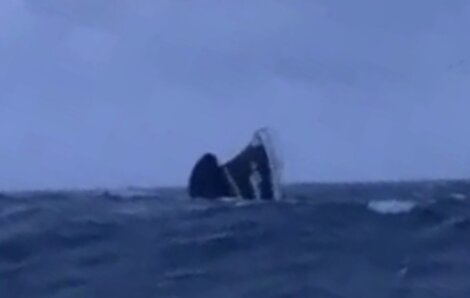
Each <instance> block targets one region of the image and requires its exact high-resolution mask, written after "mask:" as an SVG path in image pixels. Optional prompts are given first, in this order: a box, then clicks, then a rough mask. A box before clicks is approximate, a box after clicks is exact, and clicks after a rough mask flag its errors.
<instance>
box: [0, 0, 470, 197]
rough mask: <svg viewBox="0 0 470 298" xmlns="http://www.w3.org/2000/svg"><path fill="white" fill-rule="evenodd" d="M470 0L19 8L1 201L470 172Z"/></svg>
mask: <svg viewBox="0 0 470 298" xmlns="http://www.w3.org/2000/svg"><path fill="white" fill-rule="evenodd" d="M469 28H470V2H469V1H468V0H453V1H443V0H427V1H424V0H422V1H409V0H394V1H390V0H355V1H351V0H299V1H296V0H292V1H275V0H270V1H268V0H265V1H263V0H259V1H253V0H246V1H243V0H237V1H234V0H230V1H229V0H227V1H221V0H213V1H208V0H186V1H183V0H167V1H163V0H160V1H158V0H80V1H78V0H42V1H37V0H1V1H0V189H31V188H69V187H87V188H88V187H124V186H128V185H136V186H165V185H185V184H186V181H187V179H188V175H189V171H190V170H191V167H192V166H193V164H194V162H195V161H196V159H197V158H198V157H199V156H200V155H201V154H202V153H203V152H205V151H212V152H214V153H216V154H218V155H219V156H220V159H222V160H225V159H227V158H230V157H231V156H233V154H235V153H236V152H237V151H238V150H239V149H241V148H242V147H243V146H245V144H246V143H247V142H248V141H249V139H250V137H251V134H252V132H253V130H255V129H256V128H257V127H260V126H270V127H272V128H273V129H274V130H276V131H277V133H278V137H279V141H280V147H281V151H282V153H283V158H284V162H285V173H284V179H285V181H286V182H292V181H346V180H347V181H350V180H376V179H421V178H446V177H452V178H459V177H470V133H469V132H470V116H469V113H470V34H469Z"/></svg>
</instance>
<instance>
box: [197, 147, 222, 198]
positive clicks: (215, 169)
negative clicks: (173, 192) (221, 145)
mask: <svg viewBox="0 0 470 298" xmlns="http://www.w3.org/2000/svg"><path fill="white" fill-rule="evenodd" d="M189 195H190V196H191V197H192V198H196V197H198V198H208V199H216V198H220V197H224V196H229V195H230V189H229V185H228V182H227V181H226V176H225V175H224V173H223V172H222V168H221V167H219V164H218V161H217V158H216V157H215V156H214V155H213V154H210V153H207V154H205V155H203V156H202V157H201V158H200V159H199V160H198V161H197V163H196V165H195V166H194V168H193V170H192V172H191V177H190V180H189Z"/></svg>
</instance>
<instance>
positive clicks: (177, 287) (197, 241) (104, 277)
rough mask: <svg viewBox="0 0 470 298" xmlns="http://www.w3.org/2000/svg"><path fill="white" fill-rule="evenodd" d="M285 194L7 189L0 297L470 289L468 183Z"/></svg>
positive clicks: (403, 293) (427, 297) (450, 293)
mask: <svg viewBox="0 0 470 298" xmlns="http://www.w3.org/2000/svg"><path fill="white" fill-rule="evenodd" d="M287 192H288V193H289V199H288V200H287V201H284V202H265V203H263V202H261V203H259V202H258V203H257V202H254V203H250V202H248V203H246V202H236V201H223V202H208V201H203V200H196V201H194V200H190V199H188V198H187V197H186V196H185V195H184V192H182V191H181V190H152V191H151V190H146V191H144V190H139V191H137V190H133V191H130V190H129V191H126V192H107V193H103V192H55V193H47V192H42V193H37V192H36V193H15V194H3V195H0V228H1V230H0V297H1V298H10V297H12V298H22V297H28V298H31V297H44V298H45V297H48V298H53V297H81V298H93V297H99V298H104V297H113V298H118V297H123V298H124V297H126V298H129V297H133V298H138V297H145V298H148V297H192V298H195V297H204V298H210V297H214V298H215V297H217V298H220V297H254V298H255V297H256V298H258V297H317V298H320V297H328V298H331V297H357V298H364V297H374V298H377V297H400V298H403V297H422V298H433V297H442V298H451V297H462V298H468V297H470V184H468V183H466V182H436V183H408V184H406V183H405V184H371V185H298V186H295V187H290V188H288V189H287ZM467 199H468V200H469V201H467Z"/></svg>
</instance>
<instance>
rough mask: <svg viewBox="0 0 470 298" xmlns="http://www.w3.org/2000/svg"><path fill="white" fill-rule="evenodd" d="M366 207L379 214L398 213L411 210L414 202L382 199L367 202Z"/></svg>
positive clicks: (414, 204)
mask: <svg viewBox="0 0 470 298" xmlns="http://www.w3.org/2000/svg"><path fill="white" fill-rule="evenodd" d="M367 207H368V208H369V209H370V210H372V211H375V212H378V213H381V214H400V213H407V212H410V211H411V210H413V208H414V207H416V203H415V202H412V201H399V200H382V201H372V202H369V204H368V205H367Z"/></svg>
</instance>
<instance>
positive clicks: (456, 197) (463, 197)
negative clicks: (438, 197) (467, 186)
mask: <svg viewBox="0 0 470 298" xmlns="http://www.w3.org/2000/svg"><path fill="white" fill-rule="evenodd" d="M450 196H451V198H452V199H454V200H457V201H465V200H467V196H466V195H465V194H463V193H458V192H456V193H452V194H451V195H450Z"/></svg>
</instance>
